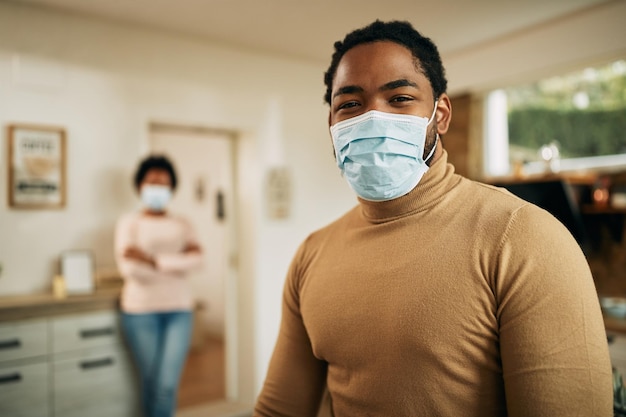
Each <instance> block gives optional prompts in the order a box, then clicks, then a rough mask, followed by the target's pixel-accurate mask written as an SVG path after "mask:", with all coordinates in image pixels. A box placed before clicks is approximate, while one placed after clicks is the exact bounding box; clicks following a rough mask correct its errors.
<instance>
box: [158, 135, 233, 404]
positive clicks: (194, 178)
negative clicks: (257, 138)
mask: <svg viewBox="0 0 626 417" xmlns="http://www.w3.org/2000/svg"><path fill="white" fill-rule="evenodd" d="M149 140H150V151H151V152H152V153H158V154H165V155H167V156H168V157H169V158H170V159H171V160H172V162H173V164H174V166H175V169H176V172H177V174H178V186H177V190H176V194H175V197H174V199H173V200H172V203H171V210H172V212H173V213H175V214H181V215H183V216H185V217H186V218H187V219H188V220H189V221H190V222H191V223H192V225H193V226H194V230H195V232H196V235H197V239H198V242H199V243H200V245H201V246H202V248H203V253H204V264H203V267H202V268H201V269H200V270H198V271H196V272H195V273H193V274H192V275H191V277H190V279H191V285H192V291H193V294H194V302H195V307H194V331H193V336H192V344H191V350H190V353H189V356H188V358H187V363H186V366H185V369H184V371H183V375H182V379H181V385H180V391H179V406H178V407H179V409H184V408H188V407H193V406H197V405H199V404H205V403H208V402H215V401H220V400H224V399H225V398H226V397H227V392H226V390H227V389H226V387H227V385H226V346H225V345H226V342H227V340H226V339H227V338H226V333H227V332H226V331H225V315H226V311H227V306H226V301H225V300H227V298H228V297H227V294H226V291H227V289H228V287H229V285H228V281H229V279H232V277H233V275H234V273H235V272H236V271H235V268H236V264H235V262H236V255H235V254H236V250H235V238H234V237H235V233H234V230H235V220H236V219H235V210H234V207H233V204H234V198H233V196H234V187H235V181H234V172H235V162H234V158H235V157H234V155H235V154H234V147H235V144H234V135H233V134H232V133H231V132H228V131H222V130H213V129H206V128H190V127H185V126H173V125H164V124H156V123H153V124H151V125H150V135H149Z"/></svg>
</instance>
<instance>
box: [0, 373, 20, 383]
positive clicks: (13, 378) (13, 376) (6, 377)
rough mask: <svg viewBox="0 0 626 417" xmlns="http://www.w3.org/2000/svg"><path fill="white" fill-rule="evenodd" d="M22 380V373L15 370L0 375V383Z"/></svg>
mask: <svg viewBox="0 0 626 417" xmlns="http://www.w3.org/2000/svg"><path fill="white" fill-rule="evenodd" d="M21 380H22V375H20V374H18V373H17V372H16V373H14V374H8V375H0V384H13V383H16V382H20V381H21Z"/></svg>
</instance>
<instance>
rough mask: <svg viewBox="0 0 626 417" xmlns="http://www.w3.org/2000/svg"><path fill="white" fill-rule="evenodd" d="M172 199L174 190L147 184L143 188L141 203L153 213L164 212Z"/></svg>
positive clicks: (165, 186) (164, 186)
mask: <svg viewBox="0 0 626 417" xmlns="http://www.w3.org/2000/svg"><path fill="white" fill-rule="evenodd" d="M171 199H172V190H171V188H170V187H169V186H167V185H154V184H145V185H143V186H142V187H141V202H142V203H143V205H144V206H145V207H146V208H148V209H150V210H151V211H164V210H165V207H166V206H167V204H168V203H169V202H170V200H171Z"/></svg>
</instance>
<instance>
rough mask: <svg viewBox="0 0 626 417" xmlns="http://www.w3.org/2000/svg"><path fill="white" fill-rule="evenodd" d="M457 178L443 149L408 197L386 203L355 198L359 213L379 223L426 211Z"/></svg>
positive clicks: (454, 183) (458, 178)
mask: <svg viewBox="0 0 626 417" xmlns="http://www.w3.org/2000/svg"><path fill="white" fill-rule="evenodd" d="M460 179H461V177H459V176H458V175H455V174H454V166H452V165H450V164H448V153H447V152H446V150H445V149H444V150H443V153H442V155H441V156H440V157H439V159H437V160H436V161H435V162H434V163H433V165H432V166H431V167H430V169H429V170H428V171H426V173H425V174H424V176H423V177H422V179H421V180H420V182H419V183H418V184H417V185H416V186H415V188H413V190H411V191H410V192H409V193H408V194H405V195H403V196H402V197H398V198H395V199H393V200H389V201H368V200H364V199H362V198H360V197H359V198H358V200H359V203H360V207H361V213H362V214H363V217H365V218H366V219H367V220H368V221H371V222H373V223H383V222H385V221H389V220H393V219H396V218H398V217H403V216H406V215H408V214H412V213H415V212H418V211H423V210H427V209H428V208H430V207H431V206H432V205H434V204H435V203H437V201H439V200H440V199H441V198H442V197H443V196H444V195H445V194H446V193H447V192H448V191H449V190H450V189H451V188H452V187H454V186H455V185H456V184H457V183H458V182H459V181H460Z"/></svg>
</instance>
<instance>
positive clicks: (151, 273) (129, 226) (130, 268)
mask: <svg viewBox="0 0 626 417" xmlns="http://www.w3.org/2000/svg"><path fill="white" fill-rule="evenodd" d="M136 227H137V225H136V219H135V218H133V216H131V215H126V216H123V217H122V218H121V219H120V220H119V221H118V222H117V225H116V228H115V247H114V249H115V260H116V263H117V268H118V269H119V271H120V274H121V275H122V277H123V278H124V279H134V280H137V281H140V282H142V283H144V284H149V283H150V282H154V281H155V280H157V279H162V277H161V274H159V273H158V272H157V270H156V269H155V268H153V267H152V266H150V265H148V264H146V263H144V262H139V261H135V260H132V259H128V258H126V257H124V251H125V250H126V249H128V248H129V247H131V246H134V245H136V243H135V238H134V236H133V235H134V231H135V230H136Z"/></svg>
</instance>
